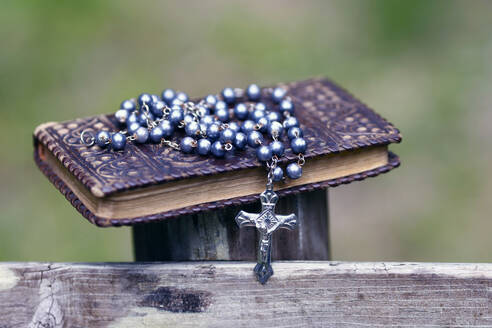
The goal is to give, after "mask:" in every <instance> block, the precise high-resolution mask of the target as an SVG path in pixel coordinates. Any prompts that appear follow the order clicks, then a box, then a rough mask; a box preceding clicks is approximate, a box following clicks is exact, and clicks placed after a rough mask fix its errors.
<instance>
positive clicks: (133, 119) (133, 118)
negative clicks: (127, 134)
mask: <svg viewBox="0 0 492 328" xmlns="http://www.w3.org/2000/svg"><path fill="white" fill-rule="evenodd" d="M132 123H138V115H137V114H136V113H131V114H130V115H128V118H127V119H126V126H130V124H132ZM139 124H140V123H139Z"/></svg>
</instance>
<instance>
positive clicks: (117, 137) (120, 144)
mask: <svg viewBox="0 0 492 328" xmlns="http://www.w3.org/2000/svg"><path fill="white" fill-rule="evenodd" d="M125 145H126V137H125V136H124V135H123V134H121V133H119V132H117V133H115V134H113V135H112V136H111V147H113V149H114V150H123V149H124V148H125Z"/></svg>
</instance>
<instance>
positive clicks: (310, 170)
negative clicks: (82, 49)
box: [34, 78, 401, 227]
mask: <svg viewBox="0 0 492 328" xmlns="http://www.w3.org/2000/svg"><path fill="white" fill-rule="evenodd" d="M279 86H282V87H284V88H285V89H286V90H287V94H288V95H289V96H290V97H291V99H292V101H293V103H294V106H295V110H296V117H297V118H298V120H299V122H300V125H301V127H302V129H303V131H304V138H305V139H306V141H307V144H308V148H307V151H306V153H305V160H306V163H305V165H304V166H303V175H302V177H301V178H299V179H295V180H292V179H287V180H286V181H285V182H279V183H276V184H275V190H276V192H277V193H278V194H279V196H282V195H286V194H292V193H299V192H303V191H310V190H314V189H319V188H326V187H333V186H337V185H339V184H346V183H349V182H352V181H356V180H362V179H365V178H367V177H373V176H376V175H378V174H380V173H385V172H387V171H389V170H391V169H392V168H395V167H397V166H398V165H399V159H398V157H397V156H396V155H395V154H393V153H391V152H389V151H388V145H389V144H390V143H397V142H400V140H401V136H400V133H399V131H398V129H396V128H395V127H394V126H393V125H392V124H391V123H389V122H387V121H386V120H385V119H383V118H382V117H381V116H379V115H378V114H377V113H375V112H374V111H373V110H372V109H370V108H368V107H367V106H366V105H365V104H363V103H361V102H360V101H358V100H357V99H355V98H354V97H353V96H352V95H350V94H349V93H348V92H347V91H345V90H343V89H342V88H340V87H339V86H337V85H336V84H334V83H333V82H331V81H329V80H327V79H319V78H318V79H310V80H306V81H300V82H292V83H285V84H279ZM270 105H272V104H270V103H268V102H267V106H270ZM118 129H119V128H118V124H117V122H116V120H115V118H114V116H113V115H100V116H94V117H88V118H81V119H76V120H72V121H67V122H61V123H58V122H50V123H45V124H42V125H40V126H38V127H37V128H36V130H35V131H34V159H35V162H36V164H37V165H38V167H39V168H40V169H41V171H42V172H43V173H44V174H45V175H46V176H47V177H48V179H49V180H50V181H51V182H52V183H53V185H55V187H56V188H58V189H59V190H60V192H62V193H63V194H64V195H65V197H66V198H67V199H68V200H69V201H70V203H71V204H72V205H73V206H74V207H75V208H76V209H77V210H78V211H79V212H80V213H81V214H82V215H83V216H84V217H85V218H87V219H88V220H89V221H90V222H92V223H94V224H96V225H98V226H103V227H106V226H121V225H133V224H136V223H142V222H150V221H158V220H163V219H166V218H171V217H175V216H179V215H184V214H191V213H197V212H201V211H208V210H214V209H218V208H221V207H225V206H230V205H238V204H243V203H249V202H253V201H255V200H257V199H258V197H259V194H260V193H261V192H262V191H263V190H264V189H265V183H266V173H267V171H266V168H265V166H264V164H262V163H260V162H259V161H258V160H257V159H256V156H255V150H254V149H252V148H250V147H247V148H246V150H243V151H236V152H234V153H231V154H228V155H227V156H226V157H225V158H214V157H213V156H206V157H204V156H200V155H198V154H184V153H182V152H180V151H177V150H174V149H172V148H170V147H166V146H165V145H160V144H150V143H149V144H138V145H137V144H134V143H128V144H127V146H126V147H125V149H124V150H123V151H112V150H109V149H102V148H99V147H97V146H93V147H88V146H86V145H85V144H83V143H82V142H81V140H80V135H81V133H82V131H84V130H89V131H93V132H96V131H99V130H108V131H117V130H118ZM179 133H181V132H178V134H177V136H176V138H177V139H180V138H181V137H182V135H180V134H179ZM283 138H286V136H284V137H283ZM286 144H287V143H286ZM293 161H297V155H295V154H294V153H293V152H292V151H291V149H290V148H289V147H287V148H286V152H285V155H284V156H283V157H282V158H281V159H280V160H279V164H280V166H281V167H285V165H286V164H287V163H291V162H293Z"/></svg>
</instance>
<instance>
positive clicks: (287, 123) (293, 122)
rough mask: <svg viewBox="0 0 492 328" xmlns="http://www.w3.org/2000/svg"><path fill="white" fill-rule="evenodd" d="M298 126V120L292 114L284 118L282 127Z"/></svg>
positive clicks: (287, 128)
mask: <svg viewBox="0 0 492 328" xmlns="http://www.w3.org/2000/svg"><path fill="white" fill-rule="evenodd" d="M294 126H299V121H298V120H297V118H295V117H294V116H290V117H288V118H286V119H285V120H284V128H285V129H286V130H289V129H290V128H291V127H294Z"/></svg>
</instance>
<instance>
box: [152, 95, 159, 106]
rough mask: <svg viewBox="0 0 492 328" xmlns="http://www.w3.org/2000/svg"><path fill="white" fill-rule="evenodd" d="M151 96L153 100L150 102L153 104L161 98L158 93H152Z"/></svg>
mask: <svg viewBox="0 0 492 328" xmlns="http://www.w3.org/2000/svg"><path fill="white" fill-rule="evenodd" d="M150 97H151V98H152V101H151V102H150V103H151V104H153V103H156V102H158V101H160V100H161V98H159V96H158V95H154V94H152V95H150Z"/></svg>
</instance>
